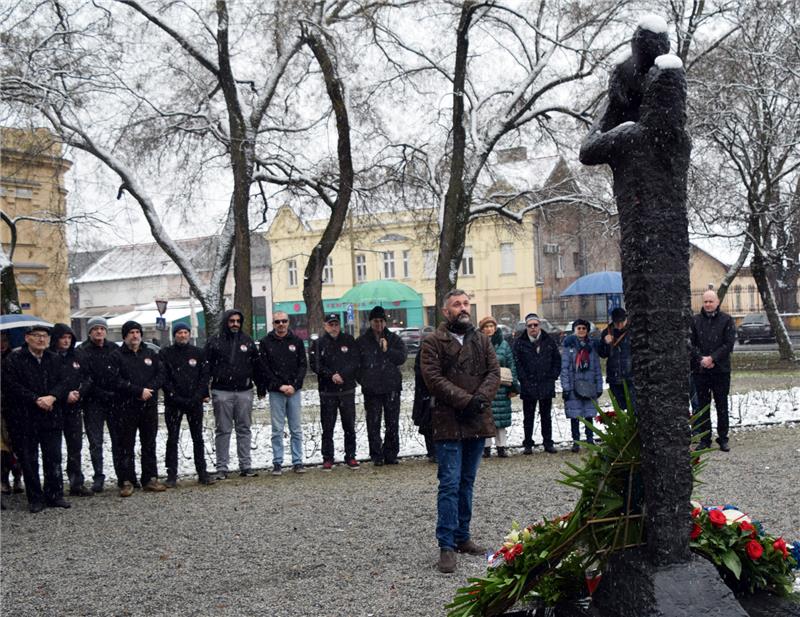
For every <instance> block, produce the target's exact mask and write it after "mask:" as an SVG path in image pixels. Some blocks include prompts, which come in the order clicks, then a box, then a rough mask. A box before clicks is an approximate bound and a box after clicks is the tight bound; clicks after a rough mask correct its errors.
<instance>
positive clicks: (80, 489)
mask: <svg viewBox="0 0 800 617" xmlns="http://www.w3.org/2000/svg"><path fill="white" fill-rule="evenodd" d="M69 495H70V497H92V496H93V495H94V493H93V492H92V491H90V490H89V489H88V488H86V487H85V486H84V485H83V484H80V485H78V486H73V487H72V488H70V489H69Z"/></svg>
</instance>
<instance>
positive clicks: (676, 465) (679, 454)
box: [580, 18, 745, 617]
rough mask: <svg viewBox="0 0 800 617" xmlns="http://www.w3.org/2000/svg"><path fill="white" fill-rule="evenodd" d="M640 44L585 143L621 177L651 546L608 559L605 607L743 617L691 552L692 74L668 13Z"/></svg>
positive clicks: (641, 613)
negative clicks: (675, 45)
mask: <svg viewBox="0 0 800 617" xmlns="http://www.w3.org/2000/svg"><path fill="white" fill-rule="evenodd" d="M654 23H655V27H654V26H653V24H654ZM661 24H663V28H661V27H659V26H660V25H661ZM632 48H633V49H632V51H633V53H632V55H631V57H630V58H629V59H628V60H626V61H625V62H623V63H621V64H620V65H618V66H617V67H616V69H615V71H614V73H613V74H612V77H611V80H610V90H609V98H608V102H607V104H606V108H605V109H604V110H603V113H602V114H601V115H600V117H599V118H598V120H597V122H596V123H595V125H594V126H593V127H592V129H591V130H590V133H589V135H588V136H587V137H586V139H585V140H584V143H583V145H582V147H581V153H580V159H581V162H583V163H584V164H586V165H599V164H608V165H610V166H611V169H612V171H613V175H614V196H615V197H616V200H617V209H618V212H619V219H620V225H621V248H622V277H623V290H624V293H625V304H626V307H627V309H628V313H629V316H630V317H629V320H630V326H629V327H630V332H631V349H632V357H633V374H634V381H635V384H636V413H637V417H638V424H639V434H640V437H641V442H642V456H641V461H642V478H643V481H644V487H645V505H646V509H647V518H646V536H647V546H646V548H645V549H642V550H635V551H624V552H620V553H616V554H615V555H614V556H613V557H612V558H611V559H610V561H609V565H608V568H607V571H606V572H605V574H604V576H603V583H602V584H601V586H600V589H599V590H598V593H597V596H596V604H597V607H598V608H599V609H600V611H601V613H602V614H604V615H609V616H610V615H614V616H615V617H617V616H619V617H623V616H628V615H630V616H631V617H646V616H650V615H653V616H655V615H676V616H677V615H687V616H688V615H697V614H703V615H723V614H724V615H726V616H736V615H744V614H745V613H744V612H743V611H742V609H741V607H740V606H739V604H738V603H737V602H736V601H735V600H734V599H733V596H732V594H731V593H730V591H729V590H728V588H727V587H725V585H724V584H723V583H722V581H721V579H720V578H719V576H718V575H717V572H716V570H715V569H714V568H713V566H711V564H709V563H708V562H706V561H704V560H699V558H695V559H693V557H692V555H691V552H690V550H689V532H690V529H691V516H690V506H689V500H690V498H691V492H692V472H691V456H690V440H691V435H690V427H689V399H688V392H689V380H688V372H689V351H688V349H689V346H688V338H689V324H690V318H691V307H690V283H689V232H688V218H687V213H686V174H687V170H688V167H689V153H690V151H691V142H690V140H689V137H688V135H687V134H686V131H685V129H684V126H685V122H686V78H685V74H684V70H683V65H682V63H681V61H680V59H679V58H678V57H677V56H670V55H663V54H665V53H666V52H667V51H668V50H669V41H668V39H667V35H666V23H664V22H663V20H659V19H658V18H656V19H655V21H654V20H653V18H650V20H649V21H648V22H646V23H645V22H643V23H642V24H640V26H639V27H638V28H637V30H636V33H635V34H634V37H633V39H632ZM659 54H661V55H659ZM719 611H722V612H719ZM737 611H738V612H737Z"/></svg>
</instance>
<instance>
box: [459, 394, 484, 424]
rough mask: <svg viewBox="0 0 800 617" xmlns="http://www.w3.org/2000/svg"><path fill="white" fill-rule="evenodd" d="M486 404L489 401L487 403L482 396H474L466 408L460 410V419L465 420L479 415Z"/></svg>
mask: <svg viewBox="0 0 800 617" xmlns="http://www.w3.org/2000/svg"><path fill="white" fill-rule="evenodd" d="M488 403H489V401H487V400H486V398H485V397H484V396H483V395H482V394H476V395H475V396H473V397H472V398H471V399H470V401H469V403H467V406H466V407H464V409H462V410H461V414H460V417H461V419H462V420H466V419H468V418H471V417H472V416H477V415H480V414H481V413H482V412H483V409H484V407H485V406H486V405H488Z"/></svg>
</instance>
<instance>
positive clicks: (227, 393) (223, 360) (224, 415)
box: [205, 309, 260, 480]
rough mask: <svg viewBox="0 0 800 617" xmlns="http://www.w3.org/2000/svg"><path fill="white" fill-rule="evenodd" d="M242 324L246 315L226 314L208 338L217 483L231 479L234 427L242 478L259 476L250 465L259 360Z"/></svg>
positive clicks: (239, 312) (207, 353)
mask: <svg viewBox="0 0 800 617" xmlns="http://www.w3.org/2000/svg"><path fill="white" fill-rule="evenodd" d="M243 323H244V314H243V313H242V312H241V311H239V310H238V309H232V310H229V311H225V313H223V315H222V321H221V323H220V328H219V334H217V335H216V336H212V337H211V338H209V339H208V342H206V348H205V352H206V362H208V368H209V372H210V374H211V401H212V403H213V405H214V421H215V424H216V429H215V441H216V444H215V445H216V450H217V480H225V479H226V478H227V477H228V459H229V455H228V453H229V449H230V444H231V432H232V431H233V430H234V428H235V429H236V454H237V457H238V458H239V475H240V476H242V477H253V476H257V475H258V474H257V473H256V472H254V471H253V469H252V466H251V463H250V440H251V434H250V425H251V423H252V416H253V384H254V382H255V379H256V377H257V376H258V372H259V371H260V360H259V357H258V349H257V348H256V344H255V343H254V342H253V339H251V338H250V337H249V336H248V335H247V334H245V333H244V332H242V324H243Z"/></svg>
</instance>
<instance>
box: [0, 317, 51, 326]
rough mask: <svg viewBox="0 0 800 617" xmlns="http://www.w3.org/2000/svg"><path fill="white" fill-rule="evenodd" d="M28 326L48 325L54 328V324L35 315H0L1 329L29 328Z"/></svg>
mask: <svg viewBox="0 0 800 617" xmlns="http://www.w3.org/2000/svg"><path fill="white" fill-rule="evenodd" d="M28 326H47V327H48V328H52V327H53V324H51V323H50V322H49V321H45V320H44V319H42V318H40V317H36V316H35V315H23V314H22V313H16V314H14V315H0V330H11V329H13V328H27V327H28Z"/></svg>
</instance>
